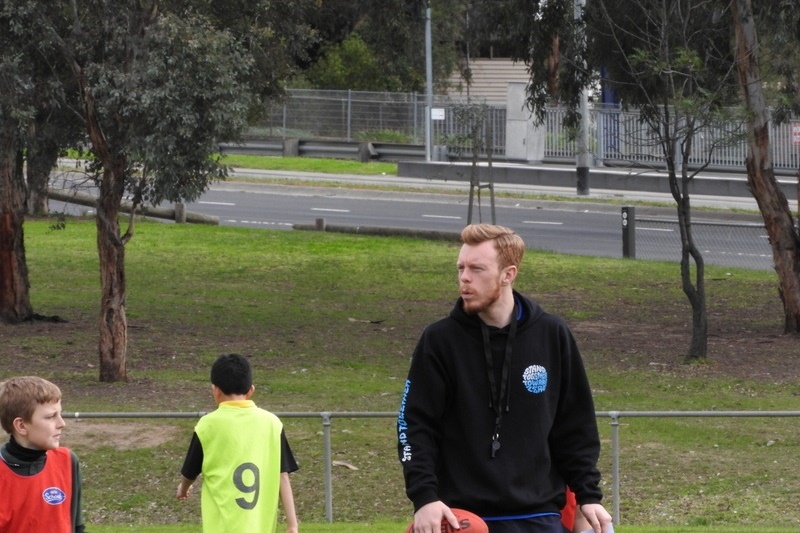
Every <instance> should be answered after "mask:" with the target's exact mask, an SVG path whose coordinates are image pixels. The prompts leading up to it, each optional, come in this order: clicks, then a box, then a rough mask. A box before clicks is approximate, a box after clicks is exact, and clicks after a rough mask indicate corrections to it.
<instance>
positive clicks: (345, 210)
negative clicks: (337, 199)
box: [311, 207, 350, 213]
mask: <svg viewBox="0 0 800 533" xmlns="http://www.w3.org/2000/svg"><path fill="white" fill-rule="evenodd" d="M311 210H312V211H328V212H330V213H349V212H350V210H349V209H326V208H324V207H312V208H311Z"/></svg>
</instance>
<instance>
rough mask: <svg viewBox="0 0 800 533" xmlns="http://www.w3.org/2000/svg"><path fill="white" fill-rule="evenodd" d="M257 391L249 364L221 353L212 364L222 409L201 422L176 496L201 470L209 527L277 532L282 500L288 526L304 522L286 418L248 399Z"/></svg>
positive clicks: (291, 532)
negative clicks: (297, 502)
mask: <svg viewBox="0 0 800 533" xmlns="http://www.w3.org/2000/svg"><path fill="white" fill-rule="evenodd" d="M254 391H255V386H254V385H253V378H252V370H251V367H250V362H249V361H248V360H247V359H246V358H245V357H243V356H241V355H239V354H228V355H222V356H220V357H219V358H217V360H216V361H215V362H214V365H213V366H212V367H211V393H212V394H213V396H214V401H215V402H216V403H217V409H216V410H215V411H213V412H211V413H209V414H207V415H205V416H203V417H202V418H201V419H200V421H199V422H198V423H197V426H195V432H194V435H193V436H192V441H191V443H190V445H189V451H188V452H187V454H186V459H185V460H184V463H183V468H181V476H182V477H181V483H180V485H178V494H177V496H178V499H180V500H183V499H186V498H187V497H188V495H189V491H190V489H191V486H192V483H194V481H195V480H196V479H197V476H198V475H200V474H202V475H203V487H202V494H201V500H200V502H201V504H200V505H201V512H202V518H203V531H204V532H205V533H224V532H231V533H241V532H242V531H275V527H276V525H277V521H278V499H279V498H280V502H281V505H282V507H283V512H284V514H285V515H286V532H287V533H297V531H298V523H297V515H296V513H295V508H294V496H293V494H292V486H291V483H290V482H289V473H290V472H294V471H295V470H297V463H296V462H295V459H294V456H293V455H292V450H291V448H289V443H288V442H287V440H286V435H285V433H284V431H283V424H282V423H281V421H280V419H279V418H278V417H277V416H275V415H274V414H272V413H270V412H269V411H266V410H264V409H261V408H259V407H256V405H255V403H254V402H253V401H252V400H250V396H252V394H253V392H254Z"/></svg>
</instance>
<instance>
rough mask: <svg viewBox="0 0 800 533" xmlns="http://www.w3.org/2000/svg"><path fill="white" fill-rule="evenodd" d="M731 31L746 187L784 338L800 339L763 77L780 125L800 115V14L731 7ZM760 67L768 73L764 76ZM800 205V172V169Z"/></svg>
mask: <svg viewBox="0 0 800 533" xmlns="http://www.w3.org/2000/svg"><path fill="white" fill-rule="evenodd" d="M731 6H732V7H731V9H732V13H733V22H734V29H735V37H736V38H735V42H736V55H737V62H736V65H737V73H738V76H739V83H740V86H741V91H742V99H743V101H744V104H745V107H746V109H747V111H748V114H747V124H748V128H749V132H750V135H749V139H748V141H749V142H748V154H747V161H746V166H747V182H748V185H749V187H750V190H751V191H752V193H753V197H754V198H755V199H756V202H757V203H758V208H759V210H760V211H761V215H762V218H763V219H764V224H765V226H766V228H767V233H768V235H769V241H770V245H771V246H772V257H773V260H774V263H775V271H776V272H777V274H778V280H779V294H780V297H781V301H782V302H783V315H784V332H785V333H800V235H798V227H797V225H796V224H795V221H794V218H793V216H792V213H791V210H790V209H789V204H788V201H787V199H786V196H785V195H784V194H783V192H782V189H781V188H780V186H779V185H778V181H777V179H776V178H775V171H774V168H773V165H772V157H771V147H770V138H769V132H770V121H771V115H770V113H769V109H768V99H769V96H768V90H767V86H766V84H765V83H764V81H763V77H764V73H767V74H766V75H767V79H768V80H770V81H771V83H772V85H773V86H775V87H778V90H777V91H773V101H774V103H775V109H776V113H775V117H776V119H777V120H778V121H782V120H786V119H787V118H788V117H796V116H797V115H798V111H800V92H798V79H797V76H798V74H797V72H798V68H800V14H798V11H797V9H796V6H794V5H793V3H791V2H774V3H770V5H766V4H765V5H762V6H759V9H758V11H756V12H754V10H753V6H752V5H751V2H750V0H734V1H733V2H731ZM755 14H759V15H760V17H761V18H760V21H761V23H762V24H763V26H762V27H765V28H767V29H768V30H769V31H768V32H767V35H768V37H767V39H766V40H765V42H766V43H767V46H764V47H762V46H760V45H759V35H758V31H757V20H756V17H755V16H754V15H755ZM762 63H763V64H764V66H765V67H766V68H764V69H763V70H762V66H761V65H762ZM797 178H798V200H800V168H799V169H798V174H797Z"/></svg>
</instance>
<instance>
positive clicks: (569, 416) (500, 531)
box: [397, 224, 611, 533]
mask: <svg viewBox="0 0 800 533" xmlns="http://www.w3.org/2000/svg"><path fill="white" fill-rule="evenodd" d="M461 241H462V243H463V246H462V247H461V251H460V253H459V256H458V263H457V266H458V283H459V288H460V293H461V297H460V298H459V299H458V301H457V302H456V304H455V307H454V308H453V310H452V311H451V312H450V315H449V316H448V317H447V318H444V319H442V320H440V321H438V322H435V323H434V324H431V325H430V326H428V327H427V328H426V329H425V331H424V332H423V334H422V336H421V338H420V339H419V342H418V343H417V346H416V349H415V350H414V355H413V358H412V361H411V368H410V370H409V374H408V379H407V381H406V384H405V390H404V393H403V399H402V403H401V406H400V412H399V416H398V421H397V431H398V454H399V458H400V462H401V464H402V466H403V474H404V477H405V484H406V494H407V495H408V497H409V499H410V500H411V502H412V503H413V505H414V532H415V533H438V532H440V531H441V522H442V520H443V519H447V520H448V521H449V522H450V523H451V525H453V527H457V521H456V519H455V516H454V515H453V514H452V512H451V511H450V507H457V508H463V509H467V510H470V511H472V512H474V513H476V514H478V515H480V516H481V517H482V518H483V519H484V520H485V521H486V522H487V524H488V525H489V529H490V531H491V533H517V532H519V533H522V532H525V533H562V532H563V531H564V529H562V526H561V524H560V510H561V508H562V507H563V506H564V502H565V498H566V496H565V491H566V487H567V486H569V487H570V488H571V489H572V490H573V491H574V492H575V495H576V497H577V501H578V505H579V506H580V509H581V511H582V513H583V514H584V516H585V517H586V519H587V520H588V521H589V523H590V524H591V526H592V527H593V528H594V530H595V532H596V533H601V532H605V531H608V529H609V528H610V525H611V516H610V515H609V514H608V512H606V510H605V509H604V508H603V506H602V505H601V504H600V501H601V499H602V492H601V491H600V488H599V482H600V473H599V471H598V470H597V460H598V457H599V453H600V439H599V436H598V433H597V421H596V419H595V411H594V403H593V400H592V394H591V389H590V388H589V382H588V379H587V377H586V372H585V370H584V367H583V362H582V360H581V356H580V352H579V351H578V347H577V345H576V343H575V340H574V338H573V337H572V334H571V333H570V331H569V328H568V327H567V325H566V324H565V322H564V321H563V320H562V319H560V318H559V317H556V316H554V315H551V314H548V313H546V312H545V311H544V310H543V309H542V308H541V307H539V306H538V305H537V304H536V303H534V302H533V301H531V300H530V299H528V298H526V297H525V296H523V295H521V294H519V293H518V292H516V291H515V290H514V289H513V287H512V286H513V283H514V279H515V278H516V276H517V272H518V269H519V266H520V264H521V262H522V256H523V253H524V251H525V243H524V242H523V241H522V239H521V238H520V237H519V236H518V235H516V234H515V233H514V232H513V231H511V230H510V229H508V228H504V227H502V226H494V225H490V224H476V225H470V226H467V227H466V228H465V229H464V230H463V232H462V233H461Z"/></svg>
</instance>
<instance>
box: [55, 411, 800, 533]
mask: <svg viewBox="0 0 800 533" xmlns="http://www.w3.org/2000/svg"><path fill="white" fill-rule="evenodd" d="M205 414H207V413H206V412H204V411H200V412H186V413H184V412H162V413H146V412H131V413H81V412H74V413H69V412H64V413H62V415H61V416H62V417H63V418H71V419H99V418H104V419H109V418H119V419H124V418H151V419H155V418H200V417H202V416H204V415H205ZM275 414H276V415H277V416H278V417H280V418H281V419H290V418H319V419H320V420H321V422H322V441H323V444H322V445H323V461H324V478H325V479H324V483H325V517H326V520H327V521H328V522H333V483H332V479H333V475H332V464H333V461H332V452H331V450H332V442H331V427H332V425H333V419H334V418H347V419H352V418H396V417H397V413H395V412H347V411H343V412H335V411H322V412H276V413H275ZM595 414H596V416H597V417H598V418H608V419H609V420H610V424H611V485H612V490H611V492H612V497H613V508H612V516H613V519H614V523H615V524H620V523H621V513H620V500H621V498H620V496H619V495H620V484H621V483H620V479H621V478H620V455H621V453H620V426H621V420H622V419H623V418H676V417H681V418H709V417H718V418H719V417H727V418H737V417H745V418H794V417H800V411H598V412H596V413H595ZM387 445H388V446H392V444H387Z"/></svg>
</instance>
